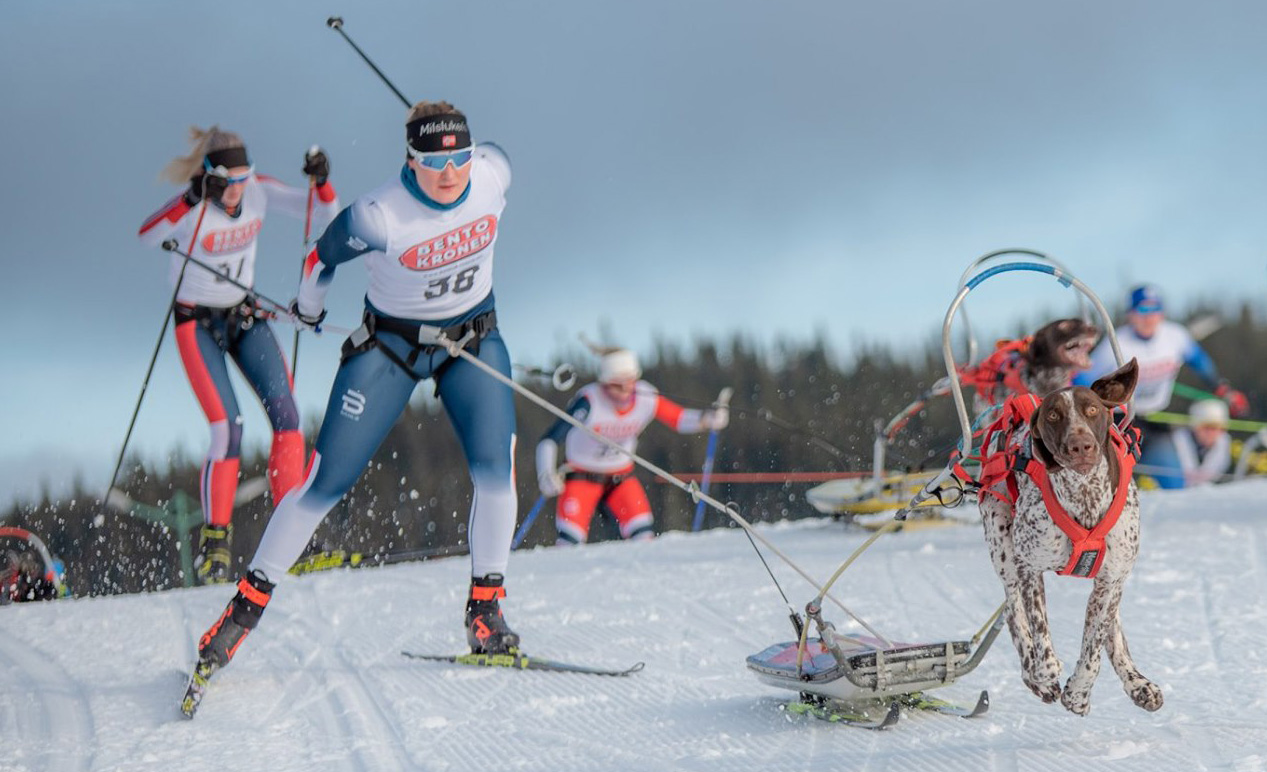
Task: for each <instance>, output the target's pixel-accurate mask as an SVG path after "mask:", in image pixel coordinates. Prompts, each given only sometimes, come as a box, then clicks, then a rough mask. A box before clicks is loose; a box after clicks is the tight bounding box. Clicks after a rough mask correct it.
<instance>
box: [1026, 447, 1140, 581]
mask: <svg viewBox="0 0 1267 772" xmlns="http://www.w3.org/2000/svg"><path fill="white" fill-rule="evenodd" d="M1109 442H1110V443H1111V444H1112V446H1113V452H1114V453H1115V454H1116V455H1117V462H1118V480H1117V486H1116V489H1115V490H1114V491H1113V501H1112V503H1110V504H1109V509H1108V511H1107V512H1105V513H1104V516H1103V517H1101V518H1100V522H1098V523H1096V524H1095V527H1094V528H1092V529H1091V530H1087V529H1086V528H1083V527H1082V526H1080V525H1078V523H1077V522H1076V521H1074V519H1073V518H1072V517H1070V516H1069V513H1068V512H1066V511H1065V508H1064V507H1062V506H1061V505H1060V502H1059V501H1058V500H1057V499H1056V493H1055V491H1053V490H1052V488H1051V480H1050V479H1049V478H1048V477H1047V468H1046V467H1045V466H1043V465H1042V464H1041V463H1039V462H1038V461H1037V460H1036V459H1033V460H1031V461H1030V463H1029V464H1028V465H1027V466H1026V469H1025V473H1026V474H1028V475H1029V476H1030V479H1032V480H1033V481H1034V483H1035V484H1036V485H1037V486H1038V489H1039V491H1041V492H1042V494H1043V504H1044V505H1046V507H1047V514H1049V515H1051V519H1052V522H1054V523H1055V524H1056V525H1057V527H1059V528H1060V530H1061V531H1064V533H1065V536H1068V537H1069V540H1070V541H1071V542H1073V554H1072V555H1070V556H1069V562H1068V563H1066V564H1065V567H1064V568H1062V569H1060V570H1059V571H1057V572H1056V573H1057V574H1059V575H1061V576H1081V577H1084V578H1087V579H1094V578H1095V575H1096V574H1097V573H1099V572H1100V564H1101V563H1103V562H1104V555H1105V547H1104V538H1105V537H1106V536H1108V534H1109V531H1111V530H1113V526H1115V525H1117V520H1118V518H1119V517H1121V515H1122V510H1123V509H1125V508H1126V496H1127V494H1128V493H1130V483H1131V472H1132V471H1133V470H1134V468H1135V458H1134V457H1133V456H1132V455H1131V453H1130V451H1129V447H1128V444H1127V442H1126V440H1125V439H1123V438H1122V436H1121V435H1120V434H1119V433H1118V431H1117V427H1116V426H1113V427H1110V429H1109Z"/></svg>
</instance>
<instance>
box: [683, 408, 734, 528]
mask: <svg viewBox="0 0 1267 772" xmlns="http://www.w3.org/2000/svg"><path fill="white" fill-rule="evenodd" d="M734 391H735V390H734V389H732V388H730V387H729V386H727V387H726V388H724V389H722V390H721V393H720V394H718V395H717V402H716V403H714V408H715V409H719V408H726V407H727V406H729V405H730V395H731V394H733V393H734ZM717 433H718V432H717V430H716V429H713V430H712V431H710V432H709V433H708V451H707V452H706V453H705V454H704V476H703V477H701V478H700V484H699V489H700V491H701V492H702V493H708V484H709V483H710V482H711V481H712V476H713V455H714V454H715V453H716V452H717ZM703 524H704V500H703V499H700V500H699V501H698V502H697V503H696V504H695V520H694V522H693V523H691V530H692V531H698V530H699V529H700V526H701V525H703Z"/></svg>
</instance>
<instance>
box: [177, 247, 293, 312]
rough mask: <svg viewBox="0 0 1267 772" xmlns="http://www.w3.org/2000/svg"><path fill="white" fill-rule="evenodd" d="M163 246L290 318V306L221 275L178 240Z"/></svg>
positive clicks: (225, 275)
mask: <svg viewBox="0 0 1267 772" xmlns="http://www.w3.org/2000/svg"><path fill="white" fill-rule="evenodd" d="M161 246H162V247H163V249H165V250H166V251H168V252H174V253H176V254H178V255H180V256H181V257H183V258H185V260H187V261H188V262H190V263H193V264H194V265H196V266H198V267H199V268H201V269H203V270H204V271H208V272H210V273H213V274H215V276H216V279H217V280H222V281H227V282H228V283H230V284H232V285H233V286H235V287H237V288H238V289H240V290H242V291H243V292H245V293H246V294H247V295H250V296H251V297H253V298H255V299H256V300H263V301H264V302H265V303H268V304H269V305H270V306H272V307H273V310H274V311H276V312H278V313H279V314H284V315H286V316H290V307H289V306H285V305H282V304H281V303H278V302H277V301H276V300H273V299H272V298H270V297H269V296H268V295H265V294H263V293H262V292H256V291H255V290H254V289H253V288H251V287H248V286H246V285H245V284H243V283H242V282H240V281H238V280H237V279H234V278H233V277H232V276H229V275H227V274H224V273H221V272H220V271H217V270H216V269H215V267H214V266H212V265H210V264H208V263H204V262H203V261H201V260H199V259H198V258H196V257H194V256H193V255H191V254H189V253H188V252H186V251H185V250H183V249H181V248H180V244H179V243H178V242H177V241H176V239H167V240H166V241H164V242H163V243H162V245H161Z"/></svg>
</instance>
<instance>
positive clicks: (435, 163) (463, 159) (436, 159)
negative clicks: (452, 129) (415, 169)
mask: <svg viewBox="0 0 1267 772" xmlns="http://www.w3.org/2000/svg"><path fill="white" fill-rule="evenodd" d="M405 149H406V150H408V151H409V155H410V157H411V158H413V159H414V160H415V161H417V162H418V163H419V164H421V165H422V166H425V167H427V168H428V169H431V170H432V171H437V172H442V171H444V167H446V166H448V165H449V164H453V168H454V169H461V168H462V167H463V166H466V165H467V164H469V163H470V162H471V159H472V158H474V157H475V148H474V147H464V148H462V149H461V150H444V151H440V152H431V153H424V152H422V151H420V150H414V149H413V148H412V147H411V146H409V145H405Z"/></svg>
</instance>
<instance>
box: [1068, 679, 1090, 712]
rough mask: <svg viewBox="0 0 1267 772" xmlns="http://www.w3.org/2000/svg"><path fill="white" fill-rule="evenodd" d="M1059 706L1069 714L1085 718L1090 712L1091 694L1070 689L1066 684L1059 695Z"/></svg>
mask: <svg viewBox="0 0 1267 772" xmlns="http://www.w3.org/2000/svg"><path fill="white" fill-rule="evenodd" d="M1060 704H1061V705H1064V706H1065V708H1067V709H1068V710H1069V712H1070V713H1076V714H1078V715H1079V716H1085V715H1087V714H1088V713H1090V712H1091V692H1088V691H1079V690H1075V689H1070V688H1069V685H1068V684H1066V685H1065V691H1064V693H1063V694H1061V695H1060Z"/></svg>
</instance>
